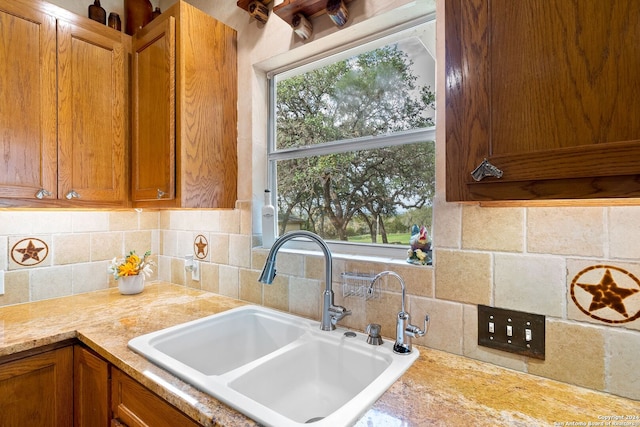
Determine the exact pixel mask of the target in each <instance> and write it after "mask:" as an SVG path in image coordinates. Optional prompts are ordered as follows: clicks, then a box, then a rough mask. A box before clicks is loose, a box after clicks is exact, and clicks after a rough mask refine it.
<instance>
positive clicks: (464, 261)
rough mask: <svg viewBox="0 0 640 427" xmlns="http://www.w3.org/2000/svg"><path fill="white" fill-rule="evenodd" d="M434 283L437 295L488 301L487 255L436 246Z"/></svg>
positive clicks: (489, 274)
mask: <svg viewBox="0 0 640 427" xmlns="http://www.w3.org/2000/svg"><path fill="white" fill-rule="evenodd" d="M436 257H437V263H436V269H435V287H436V292H435V293H436V297H437V298H440V299H446V300H452V301H458V302H466V303H471V304H489V303H490V301H491V255H490V254H487V253H475V252H461V251H450V250H437V249H436Z"/></svg>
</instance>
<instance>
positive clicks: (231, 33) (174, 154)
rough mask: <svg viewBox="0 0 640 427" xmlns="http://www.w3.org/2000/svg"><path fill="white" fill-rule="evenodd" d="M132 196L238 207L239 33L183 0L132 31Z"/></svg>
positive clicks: (165, 203)
mask: <svg viewBox="0 0 640 427" xmlns="http://www.w3.org/2000/svg"><path fill="white" fill-rule="evenodd" d="M132 50H133V60H132V63H133V70H132V79H133V96H132V113H133V119H132V128H133V129H132V164H131V170H132V190H131V193H132V200H133V203H134V206H137V207H183V208H233V207H234V206H235V201H236V198H237V173H238V172H237V170H238V164H237V92H238V88H237V59H236V56H237V55H236V32H235V30H233V29H232V28H230V27H228V26H226V25H224V24H223V23H221V22H218V21H217V20H215V19H214V18H212V17H211V16H209V15H207V14H205V13H204V12H202V11H200V10H198V9H197V8H195V7H193V6H191V5H189V4H188V3H185V2H184V1H179V2H177V3H176V4H174V5H173V6H172V7H170V8H169V9H167V10H166V11H165V12H164V13H163V14H162V15H161V16H159V17H158V18H156V19H154V20H153V21H152V22H151V23H150V24H148V25H147V26H145V27H144V28H143V29H142V30H140V31H139V32H138V33H136V35H135V36H134V38H133V49H132Z"/></svg>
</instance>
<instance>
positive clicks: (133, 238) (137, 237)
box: [124, 230, 153, 256]
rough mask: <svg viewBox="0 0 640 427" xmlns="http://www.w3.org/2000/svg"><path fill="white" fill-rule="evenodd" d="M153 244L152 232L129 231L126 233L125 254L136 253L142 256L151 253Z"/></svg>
mask: <svg viewBox="0 0 640 427" xmlns="http://www.w3.org/2000/svg"><path fill="white" fill-rule="evenodd" d="M152 246H153V244H152V243H151V231H149V230H144V231H127V232H125V233H124V250H125V253H129V252H131V251H136V253H137V254H138V255H140V256H143V255H144V254H145V252H147V251H150V250H151V247H152Z"/></svg>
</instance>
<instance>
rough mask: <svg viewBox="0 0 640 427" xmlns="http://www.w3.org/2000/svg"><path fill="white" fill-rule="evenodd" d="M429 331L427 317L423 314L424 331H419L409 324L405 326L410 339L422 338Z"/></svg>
mask: <svg viewBox="0 0 640 427" xmlns="http://www.w3.org/2000/svg"><path fill="white" fill-rule="evenodd" d="M428 329H429V315H428V314H425V316H424V329H420V328H419V327H417V326H415V325H412V324H409V325H408V326H407V335H409V336H412V337H422V336H424V335H425V334H426V333H427V330H428Z"/></svg>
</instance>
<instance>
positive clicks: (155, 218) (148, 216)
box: [138, 210, 160, 230]
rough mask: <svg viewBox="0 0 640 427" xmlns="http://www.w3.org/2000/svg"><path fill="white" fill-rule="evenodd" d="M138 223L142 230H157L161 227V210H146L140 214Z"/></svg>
mask: <svg viewBox="0 0 640 427" xmlns="http://www.w3.org/2000/svg"><path fill="white" fill-rule="evenodd" d="M138 225H139V228H140V230H157V229H158V228H159V227H160V213H159V211H153V210H151V211H147V210H144V211H142V212H140V213H139V214H138Z"/></svg>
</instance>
